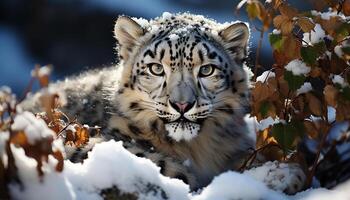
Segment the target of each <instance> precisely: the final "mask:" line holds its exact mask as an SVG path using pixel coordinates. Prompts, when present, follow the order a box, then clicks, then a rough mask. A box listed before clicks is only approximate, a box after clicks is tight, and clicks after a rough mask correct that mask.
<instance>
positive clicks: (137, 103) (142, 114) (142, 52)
mask: <svg viewBox="0 0 350 200" xmlns="http://www.w3.org/2000/svg"><path fill="white" fill-rule="evenodd" d="M114 31H115V37H116V39H117V40H118V44H119V45H118V52H119V55H120V58H121V60H122V61H121V62H122V67H123V78H122V81H121V82H122V85H121V87H120V88H119V91H118V94H117V95H116V96H117V97H116V98H117V100H118V104H119V109H120V112H121V113H122V114H123V115H124V116H125V117H127V118H128V119H130V120H131V121H132V122H133V123H132V124H128V125H127V126H128V127H129V129H130V130H131V129H133V130H131V131H137V132H140V133H144V132H147V131H151V132H152V131H153V132H155V133H157V134H160V133H164V135H165V136H166V137H170V138H172V139H173V140H175V141H180V140H186V141H189V140H191V139H192V138H193V137H195V136H197V135H198V134H200V133H201V131H203V130H205V129H206V130H208V131H210V129H213V128H212V127H210V126H221V127H222V128H224V129H225V128H227V127H228V126H232V121H234V120H236V121H237V120H238V121H239V123H244V122H242V119H243V117H242V116H243V113H244V105H245V104H246V102H247V92H248V89H247V87H248V84H247V83H248V80H247V79H248V78H247V73H246V71H245V70H244V69H243V65H244V64H243V63H244V59H245V58H246V55H247V43H248V38H249V29H248V26H247V25H246V24H245V23H242V22H234V23H231V24H219V23H216V22H215V21H213V20H209V19H206V18H204V17H203V16H198V15H191V14H188V13H185V14H176V15H172V14H170V13H164V14H163V16H162V17H159V18H156V19H155V20H152V21H147V20H144V19H134V18H129V17H126V16H121V17H119V18H118V20H117V22H116V25H115V30H114ZM209 122H211V123H209ZM213 134H215V133H213Z"/></svg>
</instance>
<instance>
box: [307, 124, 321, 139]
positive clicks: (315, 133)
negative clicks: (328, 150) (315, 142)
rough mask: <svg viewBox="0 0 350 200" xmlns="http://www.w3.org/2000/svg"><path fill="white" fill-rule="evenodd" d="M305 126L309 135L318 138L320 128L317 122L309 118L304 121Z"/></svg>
mask: <svg viewBox="0 0 350 200" xmlns="http://www.w3.org/2000/svg"><path fill="white" fill-rule="evenodd" d="M304 127H305V132H306V133H307V135H308V136H310V137H311V138H312V139H317V137H318V135H319V130H318V129H317V127H316V126H315V124H314V123H313V122H311V121H309V120H305V121H304Z"/></svg>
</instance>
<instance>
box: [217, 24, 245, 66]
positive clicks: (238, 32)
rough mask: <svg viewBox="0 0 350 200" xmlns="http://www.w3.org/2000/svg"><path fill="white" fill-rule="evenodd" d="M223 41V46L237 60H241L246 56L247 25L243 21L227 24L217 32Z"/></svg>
mask: <svg viewBox="0 0 350 200" xmlns="http://www.w3.org/2000/svg"><path fill="white" fill-rule="evenodd" d="M219 36H220V37H221V39H222V40H223V41H224V47H225V49H227V50H228V51H230V52H231V54H232V55H233V56H234V59H235V60H236V61H238V62H242V61H243V60H244V59H245V58H246V56H247V45H248V39H249V27H248V25H247V24H245V23H243V22H238V23H234V24H231V25H229V26H228V27H226V28H224V29H223V30H221V31H220V32H219Z"/></svg>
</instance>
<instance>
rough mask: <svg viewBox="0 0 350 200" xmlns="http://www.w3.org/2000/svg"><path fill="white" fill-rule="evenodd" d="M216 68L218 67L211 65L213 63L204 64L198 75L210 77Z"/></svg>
mask: <svg viewBox="0 0 350 200" xmlns="http://www.w3.org/2000/svg"><path fill="white" fill-rule="evenodd" d="M215 69H216V67H215V66H214V65H211V64H209V65H203V66H201V68H200V69H199V73H198V76H199V77H201V78H203V77H208V76H210V75H212V74H213V73H214V71H215Z"/></svg>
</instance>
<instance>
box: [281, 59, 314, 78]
mask: <svg viewBox="0 0 350 200" xmlns="http://www.w3.org/2000/svg"><path fill="white" fill-rule="evenodd" d="M284 68H285V69H286V70H288V71H291V72H292V73H293V75H295V76H299V75H306V74H307V73H309V72H310V70H311V69H310V67H308V66H306V64H305V63H304V62H302V61H301V60H298V59H295V60H292V61H290V62H289V63H288V64H287V65H286V66H285V67H284Z"/></svg>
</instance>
